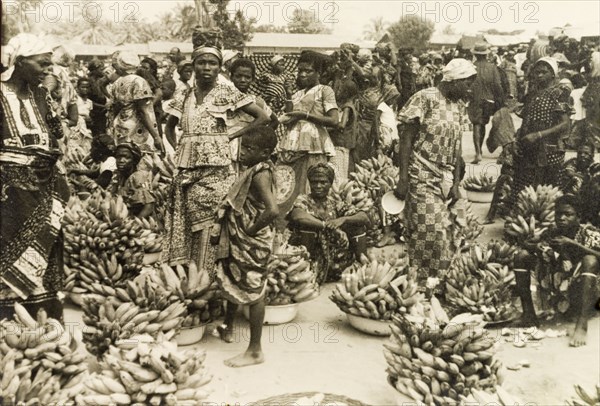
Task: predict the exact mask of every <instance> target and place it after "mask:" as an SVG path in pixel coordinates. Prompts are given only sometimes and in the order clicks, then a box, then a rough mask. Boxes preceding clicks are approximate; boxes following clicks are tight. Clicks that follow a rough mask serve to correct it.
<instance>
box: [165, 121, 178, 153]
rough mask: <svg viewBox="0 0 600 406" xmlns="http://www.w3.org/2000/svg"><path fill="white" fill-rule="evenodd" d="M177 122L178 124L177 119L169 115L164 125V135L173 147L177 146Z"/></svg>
mask: <svg viewBox="0 0 600 406" xmlns="http://www.w3.org/2000/svg"><path fill="white" fill-rule="evenodd" d="M177 124H179V119H178V118H177V117H175V116H174V115H170V116H169V118H168V119H167V124H166V125H165V137H166V138H167V141H169V144H171V146H172V147H173V149H176V148H177V137H176V135H175V128H176V127H177Z"/></svg>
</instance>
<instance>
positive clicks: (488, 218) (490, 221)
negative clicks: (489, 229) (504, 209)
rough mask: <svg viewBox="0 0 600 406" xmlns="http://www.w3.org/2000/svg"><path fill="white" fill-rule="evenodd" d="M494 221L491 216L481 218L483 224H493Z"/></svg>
mask: <svg viewBox="0 0 600 406" xmlns="http://www.w3.org/2000/svg"><path fill="white" fill-rule="evenodd" d="M495 222H496V220H494V219H493V218H491V217H486V218H485V220H483V224H494V223H495Z"/></svg>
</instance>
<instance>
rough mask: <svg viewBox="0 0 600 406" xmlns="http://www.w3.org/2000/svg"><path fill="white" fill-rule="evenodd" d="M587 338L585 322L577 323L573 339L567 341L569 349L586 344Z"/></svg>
mask: <svg viewBox="0 0 600 406" xmlns="http://www.w3.org/2000/svg"><path fill="white" fill-rule="evenodd" d="M586 338H587V322H579V321H578V322H577V324H576V325H575V331H573V337H572V338H571V341H569V346H571V347H581V346H583V345H585V344H586Z"/></svg>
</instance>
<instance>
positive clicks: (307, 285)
mask: <svg viewBox="0 0 600 406" xmlns="http://www.w3.org/2000/svg"><path fill="white" fill-rule="evenodd" d="M280 252H281V253H280V254H273V255H271V259H270V260H269V264H268V265H267V288H266V289H267V290H266V292H267V293H266V303H267V305H270V306H280V305H287V304H290V303H301V302H307V301H309V300H313V299H315V298H316V297H317V296H319V285H318V284H317V274H316V273H315V272H314V270H311V266H310V265H311V264H310V261H309V255H308V252H307V251H306V248H305V247H298V248H296V247H293V246H288V247H287V248H286V249H285V250H284V251H280Z"/></svg>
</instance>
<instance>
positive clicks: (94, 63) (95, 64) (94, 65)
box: [88, 59, 104, 72]
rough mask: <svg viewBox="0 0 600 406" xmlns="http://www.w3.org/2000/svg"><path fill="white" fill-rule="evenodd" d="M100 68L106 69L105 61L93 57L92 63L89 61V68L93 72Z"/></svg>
mask: <svg viewBox="0 0 600 406" xmlns="http://www.w3.org/2000/svg"><path fill="white" fill-rule="evenodd" d="M98 69H104V63H103V62H102V61H100V60H99V59H92V60H91V61H90V63H88V70H89V71H90V72H92V71H95V70H98Z"/></svg>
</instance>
